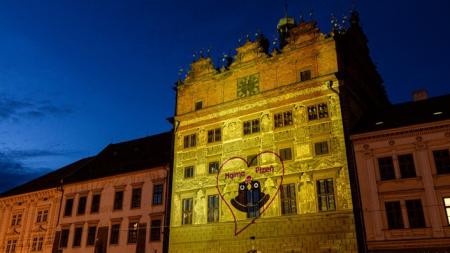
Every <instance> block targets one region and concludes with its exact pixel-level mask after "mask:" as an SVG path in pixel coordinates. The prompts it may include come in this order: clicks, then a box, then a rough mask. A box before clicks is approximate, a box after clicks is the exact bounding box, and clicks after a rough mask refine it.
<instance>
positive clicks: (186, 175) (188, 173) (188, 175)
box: [184, 166, 194, 178]
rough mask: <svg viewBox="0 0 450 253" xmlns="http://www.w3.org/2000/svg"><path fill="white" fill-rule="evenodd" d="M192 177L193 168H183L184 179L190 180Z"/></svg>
mask: <svg viewBox="0 0 450 253" xmlns="http://www.w3.org/2000/svg"><path fill="white" fill-rule="evenodd" d="M193 176H194V166H188V167H186V168H184V178H192V177H193Z"/></svg>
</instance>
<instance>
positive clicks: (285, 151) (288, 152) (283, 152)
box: [280, 148, 292, 161]
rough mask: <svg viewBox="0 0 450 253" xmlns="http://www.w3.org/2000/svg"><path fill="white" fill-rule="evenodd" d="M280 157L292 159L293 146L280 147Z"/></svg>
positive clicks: (283, 159)
mask: <svg viewBox="0 0 450 253" xmlns="http://www.w3.org/2000/svg"><path fill="white" fill-rule="evenodd" d="M280 157H281V160H282V161H288V160H292V149H291V148H282V149H280Z"/></svg>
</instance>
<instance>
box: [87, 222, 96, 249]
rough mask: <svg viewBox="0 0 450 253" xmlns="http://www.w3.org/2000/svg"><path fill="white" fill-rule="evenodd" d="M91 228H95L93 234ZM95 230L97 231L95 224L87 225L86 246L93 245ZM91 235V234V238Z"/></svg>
mask: <svg viewBox="0 0 450 253" xmlns="http://www.w3.org/2000/svg"><path fill="white" fill-rule="evenodd" d="M92 228H94V229H95V231H94V234H93V235H92ZM97 231H98V228H97V225H89V226H88V229H87V234H86V246H88V247H89V246H94V245H95V240H96V236H97ZM91 236H93V238H92V237H91Z"/></svg>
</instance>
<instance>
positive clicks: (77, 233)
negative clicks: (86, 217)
mask: <svg viewBox="0 0 450 253" xmlns="http://www.w3.org/2000/svg"><path fill="white" fill-rule="evenodd" d="M82 238H83V227H82V226H76V227H75V229H74V230H73V241H72V248H77V247H81V240H82Z"/></svg>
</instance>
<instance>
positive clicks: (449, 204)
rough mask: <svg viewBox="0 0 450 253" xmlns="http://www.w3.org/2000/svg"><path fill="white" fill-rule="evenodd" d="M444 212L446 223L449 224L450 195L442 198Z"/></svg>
mask: <svg viewBox="0 0 450 253" xmlns="http://www.w3.org/2000/svg"><path fill="white" fill-rule="evenodd" d="M443 200H444V208H445V214H446V215H447V224H448V225H450V197H445V198H444V199H443Z"/></svg>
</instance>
